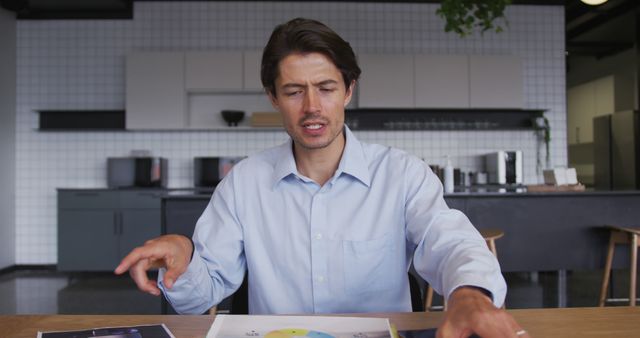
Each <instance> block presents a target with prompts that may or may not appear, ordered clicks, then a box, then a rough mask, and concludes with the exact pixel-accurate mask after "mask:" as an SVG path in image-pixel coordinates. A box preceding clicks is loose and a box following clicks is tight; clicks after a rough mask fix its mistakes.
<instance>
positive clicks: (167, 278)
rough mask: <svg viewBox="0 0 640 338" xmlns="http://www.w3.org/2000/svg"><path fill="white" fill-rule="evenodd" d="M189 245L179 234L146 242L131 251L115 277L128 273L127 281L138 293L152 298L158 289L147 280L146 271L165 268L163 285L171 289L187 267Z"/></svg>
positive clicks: (152, 281)
mask: <svg viewBox="0 0 640 338" xmlns="http://www.w3.org/2000/svg"><path fill="white" fill-rule="evenodd" d="M192 252H193V245H192V244H191V240H189V239H188V238H187V237H185V236H182V235H164V236H160V237H158V238H154V239H152V240H149V241H147V242H146V243H145V244H144V245H143V246H141V247H137V248H135V249H133V251H131V252H130V253H129V254H128V255H127V256H126V257H125V258H123V259H122V261H121V262H120V265H118V267H117V268H116V270H115V273H116V274H117V275H121V274H123V273H124V272H125V271H127V270H129V274H130V275H131V278H133V280H134V281H135V282H136V285H138V289H140V290H141V291H144V292H147V293H150V294H152V295H155V296H159V295H160V289H158V286H157V284H156V281H155V280H149V278H148V277H147V271H148V270H149V269H155V268H166V269H167V272H166V273H165V274H164V280H163V283H164V285H165V286H166V287H167V288H169V289H171V288H172V287H173V284H174V283H175V281H176V279H178V277H180V276H181V275H182V274H183V273H184V272H185V271H186V270H187V267H188V266H189V262H190V261H191V254H192Z"/></svg>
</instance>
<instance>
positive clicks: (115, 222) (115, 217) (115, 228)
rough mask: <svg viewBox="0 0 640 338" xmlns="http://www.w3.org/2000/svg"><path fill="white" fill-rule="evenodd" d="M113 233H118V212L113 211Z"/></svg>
mask: <svg viewBox="0 0 640 338" xmlns="http://www.w3.org/2000/svg"><path fill="white" fill-rule="evenodd" d="M113 234H114V235H117V234H118V212H117V211H116V212H114V213H113Z"/></svg>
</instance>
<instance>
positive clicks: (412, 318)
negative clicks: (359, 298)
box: [0, 307, 640, 338]
mask: <svg viewBox="0 0 640 338" xmlns="http://www.w3.org/2000/svg"><path fill="white" fill-rule="evenodd" d="M508 312H509V313H511V314H512V315H513V316H514V317H515V318H516V320H517V321H518V322H519V323H520V325H522V326H523V327H524V328H525V329H527V330H528V331H529V332H530V333H531V334H532V335H533V336H534V337H545V338H546V337H563V338H564V337H640V307H605V308H559V309H527V310H508ZM358 316H375V317H388V318H390V319H391V321H392V322H393V323H395V324H396V326H397V327H398V329H399V330H415V329H422V328H429V327H436V326H437V325H438V323H439V322H440V320H441V319H442V316H443V313H442V312H413V313H376V314H358ZM213 318H214V317H213V316H180V315H174V316H161V315H157V316H137V315H136V316H121V315H118V316H71V315H33V316H26V315H23V316H0V337H2V338H5V337H6V338H34V337H36V333H37V332H38V331H60V330H80V329H89V328H94V327H106V326H111V327H113V326H135V325H141V324H159V323H165V324H166V325H167V327H169V329H170V330H171V332H173V334H174V335H175V336H176V338H195V337H204V336H205V335H206V333H207V331H208V330H209V327H210V326H211V323H212V322H213Z"/></svg>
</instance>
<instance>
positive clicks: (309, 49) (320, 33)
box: [260, 18, 360, 96]
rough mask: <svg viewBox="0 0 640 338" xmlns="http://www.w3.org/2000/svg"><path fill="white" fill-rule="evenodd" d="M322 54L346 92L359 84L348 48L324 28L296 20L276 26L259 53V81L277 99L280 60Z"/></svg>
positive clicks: (316, 23) (356, 71)
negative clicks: (260, 57) (341, 80)
mask: <svg viewBox="0 0 640 338" xmlns="http://www.w3.org/2000/svg"><path fill="white" fill-rule="evenodd" d="M314 52H315V53H321V54H323V55H324V56H326V57H328V58H329V60H331V61H332V62H333V64H334V65H335V66H336V67H337V68H338V70H340V73H341V74H342V79H343V80H344V85H345V87H346V88H347V89H348V88H349V85H350V84H351V82H352V81H354V80H358V77H359V76H360V67H358V62H357V61H356V55H355V54H354V53H353V49H351V45H349V43H348V42H346V41H344V40H343V39H342V38H341V37H340V36H339V35H338V34H336V32H334V31H333V30H332V29H331V28H329V27H327V26H326V25H325V24H323V23H321V22H319V21H316V20H311V19H304V18H296V19H293V20H291V21H289V22H286V23H284V24H281V25H278V26H276V28H275V29H274V30H273V33H271V38H269V42H268V43H267V45H266V46H265V47H264V52H263V53H262V67H261V70H260V78H261V80H262V85H263V86H264V88H265V89H267V90H268V91H269V93H271V94H272V95H273V96H275V95H276V84H275V83H276V78H277V77H278V75H279V69H278V67H279V64H280V61H282V59H284V58H285V57H287V56H289V55H290V54H293V53H302V54H305V53H314Z"/></svg>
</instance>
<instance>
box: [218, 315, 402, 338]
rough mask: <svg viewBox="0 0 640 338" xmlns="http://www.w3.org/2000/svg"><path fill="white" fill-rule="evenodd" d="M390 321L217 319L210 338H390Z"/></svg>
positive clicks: (317, 318)
mask: <svg viewBox="0 0 640 338" xmlns="http://www.w3.org/2000/svg"><path fill="white" fill-rule="evenodd" d="M392 336H393V335H392V330H391V325H389V319H387V318H362V317H328V316H251V315H217V316H216V319H215V321H214V322H213V325H211V329H209V333H207V338H303V337H304V338H391V337H392Z"/></svg>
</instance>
